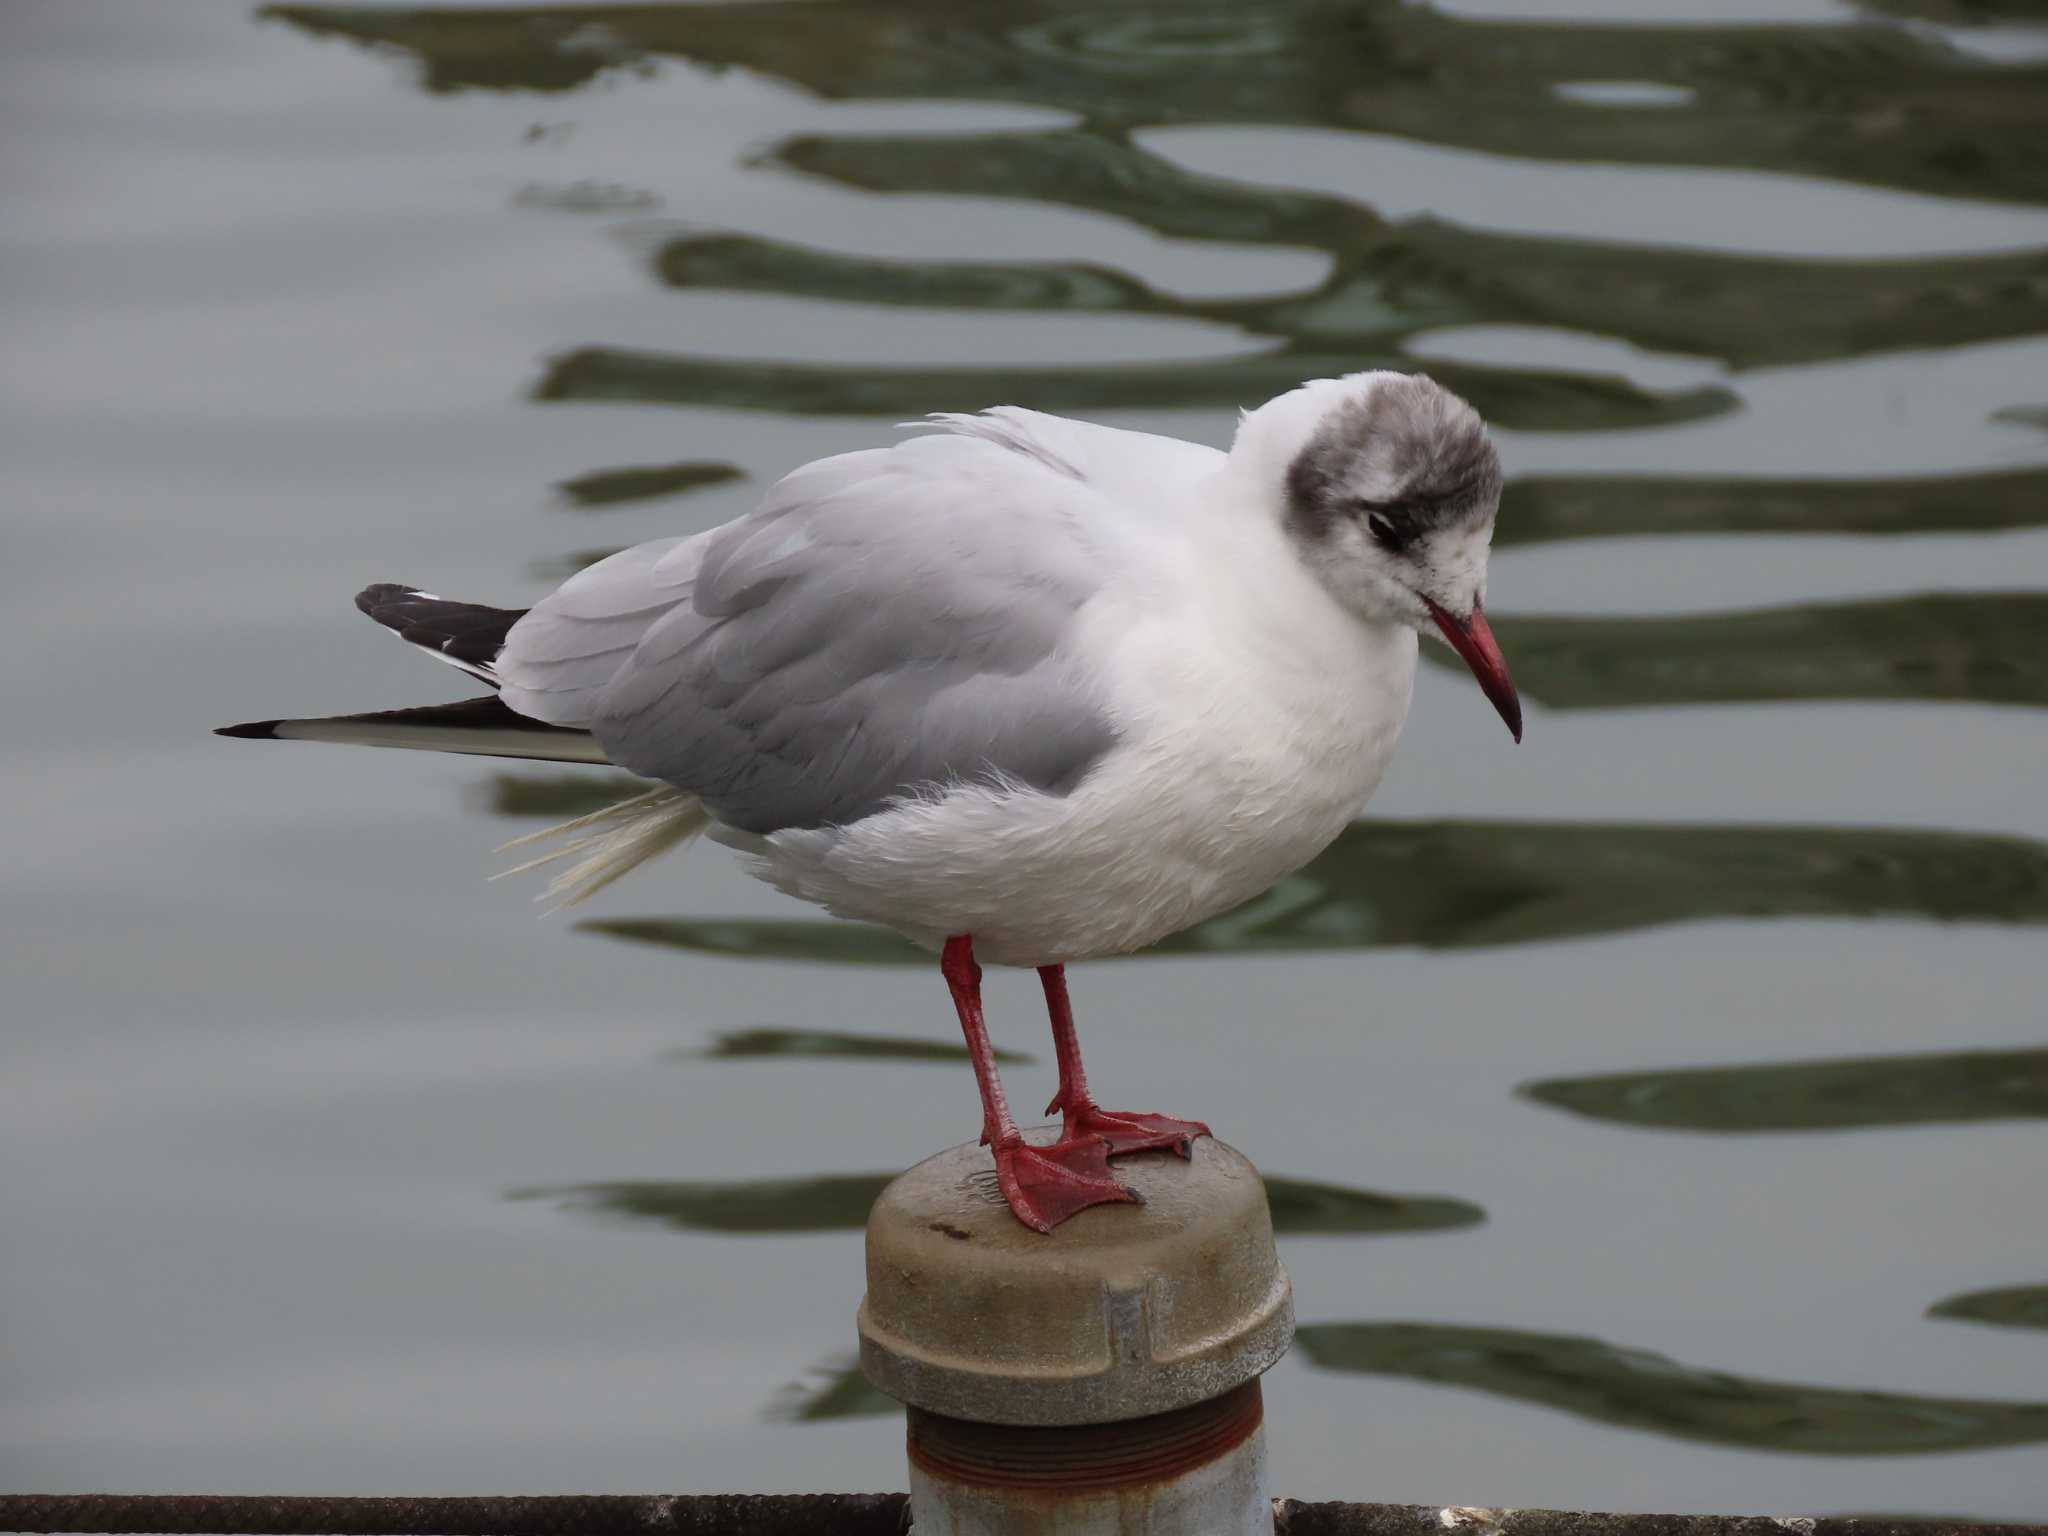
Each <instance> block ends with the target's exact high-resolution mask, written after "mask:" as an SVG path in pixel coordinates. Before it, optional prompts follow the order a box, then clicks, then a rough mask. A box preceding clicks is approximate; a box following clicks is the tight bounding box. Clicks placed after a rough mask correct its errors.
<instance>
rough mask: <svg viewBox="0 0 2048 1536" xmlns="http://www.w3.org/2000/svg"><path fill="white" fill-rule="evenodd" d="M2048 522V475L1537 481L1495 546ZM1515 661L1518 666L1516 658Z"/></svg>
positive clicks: (1521, 483) (1514, 488) (1508, 507)
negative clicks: (1648, 536)
mask: <svg viewBox="0 0 2048 1536" xmlns="http://www.w3.org/2000/svg"><path fill="white" fill-rule="evenodd" d="M2043 524H2048V470H2039V469H2017V470H2004V471H1996V472H1992V473H1987V474H1974V475H1924V476H1911V477H1906V476H1901V477H1897V478H1892V479H1882V480H1820V479H1814V480H1801V479H1732V478H1729V479H1721V478H1707V477H1703V476H1664V475H1542V476H1530V477H1527V478H1523V479H1518V480H1511V481H1509V482H1508V487H1507V490H1506V492H1505V494H1504V495H1503V496H1502V497H1501V509H1500V522H1499V523H1498V524H1497V525H1496V526H1495V528H1494V533H1493V542H1494V546H1495V547H1496V548H1500V547H1502V546H1506V545H1511V544H1541V543H1548V542H1550V541H1552V540H1555V539H1597V538H1618V537H1629V536H1635V535H1642V534H1701V533H1720V534H1728V533H1852V534H1912V533H1985V532H1993V531H1997V530H2001V529H2009V528H2038V527H2041V526H2042V525H2043ZM1517 659H1518V660H1519V658H1517Z"/></svg>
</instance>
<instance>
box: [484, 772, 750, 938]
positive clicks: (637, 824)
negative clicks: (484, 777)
mask: <svg viewBox="0 0 2048 1536" xmlns="http://www.w3.org/2000/svg"><path fill="white" fill-rule="evenodd" d="M710 823H711V818H710V816H709V815H708V814H706V812H705V810H704V803H703V802H702V801H701V800H699V799H698V798H697V797H696V796H695V795H686V794H684V793H683V792H682V791H681V790H679V789H671V788H669V786H667V785H666V784H664V785H662V786H661V787H660V788H658V789H650V790H649V791H648V792H647V793H646V794H644V795H634V796H633V797H632V798H631V799H629V800H621V801H619V802H618V803H617V804H616V805H608V806H606V807H605V808H604V809H603V810H601V811H592V812H591V813H590V814H589V815H588V816H578V817H577V818H576V819H575V820H574V821H565V822H562V823H561V824H560V825H558V826H553V827H543V828H541V830H540V831H538V832H529V833H528V834H527V835H526V836H524V837H515V838H513V839H512V841H511V842H509V843H503V844H500V845H499V848H498V852H500V853H504V852H506V851H507V850H509V849H513V848H524V847H526V846H528V845H529V844H532V843H539V842H545V841H547V840H548V839H550V838H555V837H569V841H568V842H566V843H564V844H562V846H561V847H559V848H556V849H554V850H552V851H551V852H548V853H544V854H542V855H541V856H540V857H539V858H536V859H528V860H527V861H526V862H525V863H524V864H515V865H514V866H513V867H512V868H510V869H506V870H500V871H499V872H498V873H497V874H495V875H493V876H491V878H492V879H493V880H502V879H504V878H505V876H507V875H517V874H523V873H525V872H526V871H527V870H529V869H538V868H540V867H541V866H542V865H543V864H553V863H555V862H556V861H557V860H559V859H574V860H575V862H574V863H573V864H571V865H570V866H569V867H568V868H567V869H564V870H561V871H559V872H558V873H557V874H556V875H555V877H554V878H553V879H552V880H550V881H549V882H548V887H547V889H546V890H544V891H542V892H541V893H540V895H538V896H536V897H534V900H535V901H553V902H555V903H556V905H558V906H564V907H573V906H575V905H576V904H577V903H578V902H582V901H587V900H589V899H590V898H591V897H592V896H595V895H596V894H597V893H598V892H599V891H601V890H603V889H604V888H605V887H606V886H608V885H610V884H611V883H612V882H613V881H614V880H616V879H618V878H619V876H621V875H623V874H626V873H627V872H628V871H630V870H634V869H638V868H639V867H640V866H641V865H642V864H645V863H646V862H647V861H648V860H649V859H651V858H653V857H654V856H655V855H656V854H661V853H666V852H668V850H669V849H671V848H673V847H675V846H676V845H677V844H679V843H686V842H688V841H689V840H690V839H691V838H693V837H695V836H696V835H697V834H698V833H699V832H702V831H703V830H704V829H705V827H707V826H709V825H710ZM572 833H581V834H582V835H581V836H570V834H572Z"/></svg>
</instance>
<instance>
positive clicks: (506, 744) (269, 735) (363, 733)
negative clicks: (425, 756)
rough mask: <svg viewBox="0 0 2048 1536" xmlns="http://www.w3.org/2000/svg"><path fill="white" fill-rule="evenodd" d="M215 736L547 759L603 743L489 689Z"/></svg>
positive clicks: (569, 758) (592, 751)
mask: <svg viewBox="0 0 2048 1536" xmlns="http://www.w3.org/2000/svg"><path fill="white" fill-rule="evenodd" d="M214 735H216V736H238V737H241V738H243V739H245V740H252V741H333V742H341V743H344V744H346V745H349V746H358V747H410V748H413V749H414V750H417V751H425V752H467V753H471V754H474V755H476V756H479V757H520V758H535V759H539V760H540V761H542V762H550V763H606V762H610V761H611V759H610V758H608V757H606V756H605V751H604V748H603V747H601V746H599V745H598V744H597V739H596V738H595V737H593V736H592V735H591V734H590V733H589V732H588V731H577V730H571V729H569V728H568V727H567V726H560V725H546V724H543V723H542V722H541V721H539V720H529V719H528V718H527V717H526V716H525V715H522V714H517V713H515V712H514V711H513V710H511V709H509V708H507V707H506V705H505V703H504V701H503V700H501V699H500V698H499V697H498V696H497V695H496V694H495V693H487V694H485V695H484V696H483V697H482V698H477V699H464V700H463V701H462V702H461V703H459V704H429V705H426V706H425V707H423V708H420V709H380V710H375V711H373V712H371V713H369V714H363V715H328V716H325V717H324V718H320V719H308V720H251V721H249V722H248V723H247V724H245V725H224V726H222V727H220V728H219V729H218V730H216V731H215V732H214Z"/></svg>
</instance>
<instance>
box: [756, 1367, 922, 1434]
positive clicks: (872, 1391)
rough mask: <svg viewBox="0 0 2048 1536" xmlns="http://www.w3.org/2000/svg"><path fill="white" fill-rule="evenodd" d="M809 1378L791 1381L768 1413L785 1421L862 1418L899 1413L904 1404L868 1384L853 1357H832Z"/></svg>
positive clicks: (807, 1421)
mask: <svg viewBox="0 0 2048 1536" xmlns="http://www.w3.org/2000/svg"><path fill="white" fill-rule="evenodd" d="M811 1375H812V1378H813V1379H812V1380H811V1381H809V1382H794V1383H792V1384H791V1385H790V1386H789V1387H788V1388H787V1389H785V1390H784V1392H783V1393H782V1396H781V1397H780V1398H779V1399H778V1400H777V1401H776V1402H775V1403H773V1404H771V1405H770V1407H769V1409H768V1413H767V1417H768V1418H770V1419H779V1420H781V1421H782V1422H784V1423H787V1424H815V1423H820V1422H822V1421H825V1420H828V1419H853V1418H863V1417H865V1416H867V1415H869V1414H881V1413H900V1412H902V1410H903V1405H902V1404H901V1403H899V1402H897V1401H896V1399H895V1398H893V1397H891V1396H889V1394H888V1393H886V1392H884V1391H882V1389H881V1388H879V1387H875V1386H870V1385H869V1384H868V1379H867V1377H865V1376H863V1375H861V1373H860V1363H859V1362H858V1361H856V1360H851V1359H845V1358H834V1359H831V1360H828V1361H826V1362H825V1363H824V1364H822V1365H820V1366H819V1367H818V1368H817V1369H816V1370H814V1371H813V1372H811Z"/></svg>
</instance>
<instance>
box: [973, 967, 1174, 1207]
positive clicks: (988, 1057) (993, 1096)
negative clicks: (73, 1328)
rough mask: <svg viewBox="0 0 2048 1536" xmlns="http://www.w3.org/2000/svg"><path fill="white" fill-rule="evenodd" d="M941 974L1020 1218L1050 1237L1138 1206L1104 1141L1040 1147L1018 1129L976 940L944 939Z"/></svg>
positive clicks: (1069, 1140) (985, 1124) (986, 1130)
mask: <svg viewBox="0 0 2048 1536" xmlns="http://www.w3.org/2000/svg"><path fill="white" fill-rule="evenodd" d="M939 969H940V970H941V971H942V972H944V974H945V977H946V985H947V986H948V987H950V988H951V989H952V992H953V1006H954V1007H955V1008H957V1009H958V1010H959V1011H960V1032H961V1033H962V1034H963V1035H965V1036H966V1037H967V1054H968V1056H969V1057H970V1058H971V1059H972V1060H973V1062H974V1081H975V1082H976V1084H977V1085H979V1087H980V1089H981V1139H982V1141H983V1142H985V1143H986V1144H987V1145H988V1148H989V1150H990V1151H991V1152H993V1153H994V1154H995V1160H996V1182H997V1183H998V1184H999V1185H1001V1186H1002V1191H1003V1198H1004V1199H1005V1200H1007V1201H1009V1203H1010V1210H1011V1211H1012V1212H1013V1213H1014V1214H1015V1215H1016V1217H1017V1219H1018V1220H1019V1221H1021V1222H1023V1223H1024V1225H1025V1226H1027V1227H1031V1228H1034V1229H1036V1230H1037V1231H1040V1232H1050V1231H1051V1230H1052V1229H1053V1228H1054V1227H1056V1226H1058V1225H1059V1224H1060V1223H1061V1222H1063V1221H1065V1220H1066V1219H1067V1218H1068V1217H1069V1216H1071V1215H1073V1214H1074V1213H1075V1212H1076V1211H1085V1210H1086V1209H1087V1208H1088V1207H1089V1206H1091V1205H1104V1204H1108V1203H1109V1202H1112V1201H1121V1202H1124V1203H1126V1204H1135V1203H1136V1201H1137V1198H1138V1197H1137V1196H1136V1195H1135V1194H1133V1193H1132V1192H1131V1191H1130V1190H1128V1189H1126V1188H1124V1186H1123V1185H1121V1184H1119V1183H1117V1181H1116V1180H1115V1179H1113V1178H1111V1177H1110V1176H1109V1147H1108V1144H1107V1143H1106V1142H1104V1141H1103V1139H1102V1138H1101V1137H1099V1136H1094V1135H1087V1136H1078V1137H1077V1136H1074V1135H1072V1134H1068V1135H1065V1136H1062V1137H1061V1138H1060V1139H1059V1140H1058V1141H1057V1142H1054V1143H1053V1144H1052V1145H1051V1146H1049V1147H1034V1146H1030V1145H1028V1144H1027V1143H1026V1142H1025V1140H1024V1136H1023V1133H1022V1132H1020V1131H1019V1130H1018V1129H1017V1122H1016V1120H1015V1119H1013V1118H1012V1117H1011V1115H1010V1105H1009V1101H1008V1100H1007V1099H1006V1098H1005V1097H1004V1096H1003V1084H1002V1080H1001V1079H1000V1078H999V1077H997V1076H996V1056H995V1050H994V1048H993V1047H991V1046H990V1044H989V1040H988V1028H987V1026H986V1025H985V1024H984V1023H983V1022H982V1017H981V967H980V966H979V965H977V964H975V962H974V941H973V939H972V938H970V937H969V936H968V935H967V934H964V933H960V934H955V935H954V936H953V937H952V938H950V939H948V940H946V948H945V951H944V953H943V954H942V955H941V957H940V959H939Z"/></svg>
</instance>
